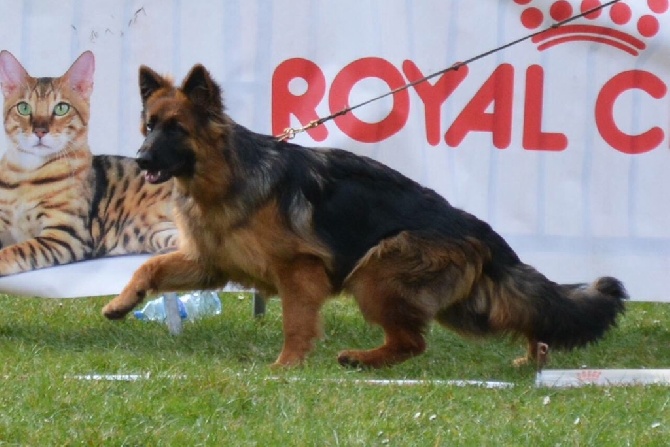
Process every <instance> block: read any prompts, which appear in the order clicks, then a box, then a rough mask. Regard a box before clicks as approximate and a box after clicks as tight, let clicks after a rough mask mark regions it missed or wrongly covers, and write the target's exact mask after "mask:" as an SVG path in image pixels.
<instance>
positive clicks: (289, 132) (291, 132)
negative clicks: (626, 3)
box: [277, 0, 621, 141]
mask: <svg viewBox="0 0 670 447" xmlns="http://www.w3.org/2000/svg"><path fill="white" fill-rule="evenodd" d="M620 1H621V0H611V1H609V2H606V3H603V4H601V5H598V6H596V7H594V8H591V9H589V10H587V11H583V12H581V13H580V14H577V15H574V16H572V17H570V18H567V19H565V20H561V21H560V22H556V23H554V24H553V25H551V26H549V27H547V28H544V29H541V30H539V31H536V32H534V33H532V34H528V35H526V36H523V37H521V38H519V39H517V40H513V41H512V42H509V43H506V44H504V45H501V46H499V47H497V48H494V49H492V50H489V51H487V52H485V53H481V54H478V55H477V56H474V57H472V58H470V59H467V60H465V61H463V62H457V63H455V64H454V65H452V66H450V67H447V68H444V69H442V70H440V71H436V72H435V73H431V74H429V75H427V76H424V77H423V78H421V79H417V80H416V81H412V82H410V83H408V84H405V85H402V86H400V87H398V88H396V89H393V90H391V91H389V92H386V93H384V94H382V95H379V96H376V97H374V98H371V99H368V100H367V101H363V102H361V103H359V104H356V105H353V106H349V107H346V108H344V109H342V110H340V111H339V112H335V113H333V114H331V115H328V116H326V117H323V118H319V119H316V120H313V121H310V122H309V123H307V125H305V126H303V127H299V128H297V129H295V128H293V127H287V128H286V129H284V132H283V133H282V134H281V135H278V136H277V139H278V140H279V141H284V140H290V139H292V138H294V137H295V136H296V134H298V133H300V132H304V131H306V130H309V129H313V128H314V127H316V126H320V125H321V124H323V123H325V122H326V121H330V120H332V119H335V118H337V117H338V116H342V115H346V114H347V113H349V112H351V111H352V110H356V109H358V108H359V107H363V106H365V105H367V104H370V103H371V102H374V101H378V100H380V99H382V98H386V97H387V96H391V95H395V94H396V93H398V92H401V91H403V90H407V89H408V88H410V87H414V86H415V85H417V84H421V83H422V82H426V81H429V80H431V79H433V78H434V77H437V76H440V75H443V74H444V73H447V72H449V71H456V70H458V69H459V68H461V67H463V66H465V65H468V64H471V63H472V62H476V61H478V60H479V59H483V58H485V57H487V56H490V55H492V54H495V53H498V52H499V51H502V50H505V49H507V48H509V47H513V46H514V45H517V44H519V43H521V42H524V41H526V40H529V39H532V38H533V37H535V36H539V35H540V34H543V33H546V32H547V31H551V30H553V29H556V28H560V27H561V26H563V25H566V24H568V23H570V22H574V21H575V20H577V19H581V18H582V17H585V16H587V15H589V14H593V13H594V12H597V11H600V10H601V9H604V8H607V7H609V6H612V5H613V4H615V3H618V2H620Z"/></svg>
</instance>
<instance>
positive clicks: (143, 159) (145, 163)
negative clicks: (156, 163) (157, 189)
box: [135, 150, 153, 171]
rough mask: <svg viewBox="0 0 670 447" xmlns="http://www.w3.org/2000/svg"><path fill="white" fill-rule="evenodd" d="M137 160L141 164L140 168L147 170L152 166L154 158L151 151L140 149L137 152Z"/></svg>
mask: <svg viewBox="0 0 670 447" xmlns="http://www.w3.org/2000/svg"><path fill="white" fill-rule="evenodd" d="M135 161H136V162H137V164H138V165H139V167H140V169H142V170H143V171H145V170H147V169H149V168H150V167H151V164H152V161H153V160H152V157H151V153H150V152H148V151H143V150H140V151H139V152H138V153H137V158H135Z"/></svg>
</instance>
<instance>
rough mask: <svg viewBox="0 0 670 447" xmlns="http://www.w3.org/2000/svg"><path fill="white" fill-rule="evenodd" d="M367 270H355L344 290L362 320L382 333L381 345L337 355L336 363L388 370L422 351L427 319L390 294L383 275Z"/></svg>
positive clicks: (398, 295) (395, 293) (393, 292)
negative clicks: (362, 317) (358, 310)
mask: <svg viewBox="0 0 670 447" xmlns="http://www.w3.org/2000/svg"><path fill="white" fill-rule="evenodd" d="M370 270H371V269H362V270H359V271H358V272H357V273H356V276H355V278H351V281H350V282H349V285H348V286H347V288H348V290H349V291H350V292H351V293H352V294H353V295H354V296H355V298H356V301H357V302H358V305H359V307H360V309H361V312H362V313H363V316H364V317H365V319H366V320H367V321H368V322H370V323H372V324H376V325H379V326H381V328H382V329H383V330H384V343H383V344H382V345H381V346H379V347H377V348H375V349H370V350H346V351H342V352H340V353H339V355H338V357H337V361H338V362H339V363H340V364H341V365H343V366H353V367H359V366H361V367H370V368H381V367H385V366H391V365H393V364H396V363H401V362H403V361H405V360H407V359H409V358H411V357H414V356H416V355H419V354H421V353H423V352H424V351H425V349H426V341H425V338H424V332H425V329H426V327H427V322H428V320H429V318H428V316H427V315H426V313H425V311H424V310H423V309H421V308H420V307H417V306H416V305H414V304H412V300H410V299H407V298H406V297H404V296H403V295H402V294H401V293H399V291H397V290H394V288H393V287H392V286H390V285H389V282H388V280H387V279H383V276H384V275H383V274H382V275H381V276H380V275H376V274H375V273H374V272H371V271H370Z"/></svg>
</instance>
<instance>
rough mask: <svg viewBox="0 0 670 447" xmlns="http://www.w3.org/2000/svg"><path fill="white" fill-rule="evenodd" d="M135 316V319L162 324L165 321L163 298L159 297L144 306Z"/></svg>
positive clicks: (134, 313)
mask: <svg viewBox="0 0 670 447" xmlns="http://www.w3.org/2000/svg"><path fill="white" fill-rule="evenodd" d="M180 313H181V312H180ZM133 315H135V318H137V319H138V320H144V321H160V322H163V321H165V318H166V314H165V302H164V301H163V297H158V298H156V299H154V300H151V301H149V302H148V303H147V304H145V305H144V308H143V309H142V310H136V311H135V312H133Z"/></svg>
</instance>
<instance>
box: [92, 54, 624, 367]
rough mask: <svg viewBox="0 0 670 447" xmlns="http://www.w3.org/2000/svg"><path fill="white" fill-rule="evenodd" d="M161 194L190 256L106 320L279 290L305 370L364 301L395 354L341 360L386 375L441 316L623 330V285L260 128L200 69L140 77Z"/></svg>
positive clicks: (569, 333) (144, 279)
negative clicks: (216, 294) (160, 301)
mask: <svg viewBox="0 0 670 447" xmlns="http://www.w3.org/2000/svg"><path fill="white" fill-rule="evenodd" d="M139 84H140V93H141V97H142V104H143V111H142V132H143V134H144V135H145V137H146V138H145V140H144V143H143V144H142V146H141V148H140V149H139V151H138V156H137V161H138V163H139V165H140V167H141V168H142V170H144V171H146V173H145V176H146V179H147V181H149V182H150V183H160V182H164V181H166V180H168V179H170V178H174V184H175V186H174V192H173V200H174V205H175V216H176V217H175V221H176V224H177V226H178V228H179V232H180V246H179V249H178V250H177V251H175V252H172V253H169V254H163V255H159V256H155V257H153V258H151V259H150V260H148V261H147V262H146V263H144V264H143V265H142V266H141V267H140V268H139V269H138V270H137V271H136V272H135V273H134V275H133V277H132V279H131V281H130V282H129V283H128V285H126V287H125V288H124V289H123V291H122V292H121V293H120V294H119V295H118V296H117V297H116V298H114V299H113V300H111V301H110V302H109V303H108V304H107V305H106V306H105V307H104V309H103V314H104V315H105V316H106V317H108V318H111V319H118V318H122V317H123V316H124V315H126V314H127V313H128V312H129V311H130V310H131V309H133V307H135V306H136V305H137V304H138V303H140V302H141V301H142V300H143V299H144V298H145V297H146V296H147V295H149V294H157V293H160V292H163V291H179V290H193V289H214V288H219V287H222V286H224V285H225V284H226V283H228V282H229V281H232V282H235V283H239V284H243V285H247V286H253V287H255V288H257V289H258V290H259V291H260V292H262V293H263V294H264V295H265V296H273V295H276V294H278V295H279V297H280V299H281V305H282V316H283V333H284V345H283V348H282V351H281V353H280V354H279V357H278V358H277V360H276V362H275V365H278V366H288V365H296V364H299V363H301V362H302V361H303V360H304V359H305V356H306V355H307V354H308V353H309V352H310V350H311V349H312V348H313V343H314V341H315V339H316V338H317V337H318V336H319V335H320V329H321V328H320V316H319V314H320V309H321V307H322V305H323V304H324V302H325V301H326V299H327V298H328V297H329V296H332V295H334V294H337V293H339V292H341V291H345V292H348V293H350V294H351V295H353V296H354V297H355V299H356V301H357V302H358V305H359V307H360V310H361V312H362V313H363V315H364V316H365V318H366V319H367V320H368V322H370V323H373V324H377V325H379V326H381V328H382V329H383V331H384V343H383V344H382V345H381V346H379V347H377V348H374V349H370V350H347V351H343V352H341V353H340V354H339V355H338V361H339V363H340V364H342V365H349V366H361V367H375V368H376V367H383V366H389V365H393V364H396V363H399V362H402V361H404V360H406V359H408V358H410V357H413V356H416V355H418V354H421V353H422V352H423V351H424V350H425V349H426V341H425V338H424V333H425V332H426V329H427V327H428V325H429V323H430V322H431V321H432V320H437V321H438V322H439V323H441V324H442V325H444V326H446V327H448V328H451V329H453V330H455V331H456V332H458V333H460V334H463V335H474V336H483V335H487V334H512V335H514V334H516V335H520V336H523V337H525V338H526V339H527V340H528V346H529V349H528V354H527V355H526V357H522V359H520V361H519V362H518V363H523V362H524V361H528V360H531V359H534V358H535V352H536V351H535V346H536V344H537V343H538V342H544V343H547V344H548V345H549V346H551V347H552V348H559V349H561V348H562V349H571V348H574V347H578V346H583V345H586V344H589V343H590V342H594V341H596V340H598V339H599V338H600V337H602V336H603V334H604V332H605V331H606V330H607V329H609V328H610V327H611V326H614V325H615V324H616V318H617V315H618V314H620V313H622V312H623V310H624V300H625V299H626V298H627V294H626V291H625V289H624V287H623V285H622V284H621V282H619V281H618V280H617V279H615V278H611V277H603V278H600V279H597V280H596V281H595V282H593V283H592V284H569V285H561V284H556V283H554V282H552V281H550V280H548V279H547V278H546V277H545V276H543V275H542V274H541V273H539V272H538V271H537V270H535V269H534V268H533V267H531V266H529V265H526V264H524V263H522V262H521V261H520V260H519V258H518V257H517V255H516V254H515V252H514V251H513V250H512V249H511V248H510V247H509V245H508V244H507V243H506V242H505V240H504V239H503V238H502V237H501V236H499V235H498V234H497V233H496V232H494V231H493V230H492V229H491V227H490V226H489V225H488V224H487V223H485V222H483V221H481V220H479V219H477V218H476V217H474V216H472V215H471V214H468V213H467V212H465V211H462V210H460V209H457V208H454V207H453V206H451V205H450V204H449V203H448V202H447V201H446V200H445V199H444V198H442V197H441V196H440V195H438V194H437V193H436V192H434V191H432V190H430V189H428V188H424V187H422V186H420V185H419V184H417V183H416V182H414V181H412V180H410V179H409V178H407V177H405V176H403V175H402V174H400V173H398V172H396V171H394V170H393V169H391V168H389V167H387V166H385V165H383V164H380V163H378V162H376V161H374V160H371V159H369V158H366V157H361V156H356V155H353V154H351V153H349V152H347V151H344V150H339V149H315V148H304V147H301V146H298V145H296V144H292V143H290V142H287V141H278V140H277V139H276V138H274V137H272V136H267V135H260V134H257V133H254V132H252V131H250V130H248V129H246V128H244V127H242V126H241V125H239V124H237V123H235V122H234V121H233V120H232V119H231V118H230V117H229V116H227V115H226V114H225V113H224V107H223V103H222V98H221V90H220V88H219V86H218V85H217V84H216V82H215V81H214V80H213V79H212V77H211V76H210V74H209V72H208V71H207V70H206V69H205V68H204V67H203V66H202V65H196V66H194V67H193V68H192V69H191V71H190V72H189V74H188V75H187V77H186V79H185V80H184V81H183V83H182V85H181V86H180V87H176V86H175V85H174V84H173V82H172V81H171V80H170V79H168V78H165V77H162V76H160V75H158V74H157V73H156V72H154V71H153V70H151V69H150V68H148V67H145V66H142V67H141V68H140V70H139Z"/></svg>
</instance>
